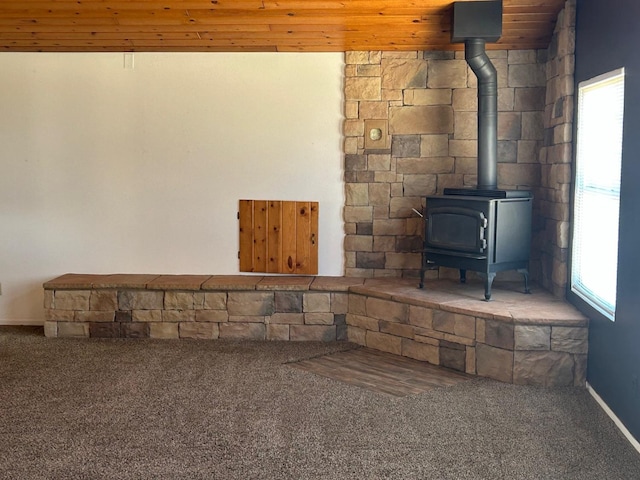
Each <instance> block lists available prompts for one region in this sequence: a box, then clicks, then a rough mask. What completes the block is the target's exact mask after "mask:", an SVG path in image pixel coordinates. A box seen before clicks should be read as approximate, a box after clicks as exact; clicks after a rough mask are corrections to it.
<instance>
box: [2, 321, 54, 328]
mask: <svg viewBox="0 0 640 480" xmlns="http://www.w3.org/2000/svg"><path fill="white" fill-rule="evenodd" d="M0 325H7V326H15V327H20V326H29V327H42V326H43V325H44V320H24V319H21V320H5V319H0Z"/></svg>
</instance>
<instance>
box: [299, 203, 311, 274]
mask: <svg viewBox="0 0 640 480" xmlns="http://www.w3.org/2000/svg"><path fill="white" fill-rule="evenodd" d="M296 230H297V232H296V256H297V262H296V273H300V274H309V273H311V271H310V265H309V255H310V252H311V205H310V204H309V202H296Z"/></svg>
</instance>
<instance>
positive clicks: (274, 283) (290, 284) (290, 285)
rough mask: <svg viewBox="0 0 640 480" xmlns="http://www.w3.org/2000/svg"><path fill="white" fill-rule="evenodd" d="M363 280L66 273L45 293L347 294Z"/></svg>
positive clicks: (56, 279) (326, 277) (46, 285)
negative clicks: (49, 291)
mask: <svg viewBox="0 0 640 480" xmlns="http://www.w3.org/2000/svg"><path fill="white" fill-rule="evenodd" d="M363 283H364V278H351V277H329V276H295V277H292V276H262V275H161V274H129V273H117V274H104V275H101V274H78V273H67V274H65V275H61V276H60V277H57V278H54V279H53V280H50V281H48V282H45V283H44V284H43V287H44V289H45V290H102V289H105V290H108V289H111V290H114V289H131V290H138V289H140V290H143V289H146V290H186V291H198V290H202V291H243V290H263V291H308V290H314V291H324V292H348V291H349V288H350V287H352V286H357V285H362V284H363Z"/></svg>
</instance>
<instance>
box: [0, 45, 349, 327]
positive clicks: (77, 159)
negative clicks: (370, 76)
mask: <svg viewBox="0 0 640 480" xmlns="http://www.w3.org/2000/svg"><path fill="white" fill-rule="evenodd" d="M126 60H127V59H126V58H125V55H123V54H19V53H2V54H0V98H2V102H1V105H2V107H1V108H0V283H1V284H2V295H0V322H2V323H37V322H41V321H42V319H43V309H42V283H43V282H44V281H46V280H49V279H51V278H53V277H56V276H58V275H61V274H63V273H67V272H74V273H114V272H122V273H194V274H198V273H199V274H234V273H238V260H237V250H238V232H237V230H238V227H237V219H236V212H237V204H238V200H239V199H241V198H255V199H282V200H309V201H318V202H319V204H320V206H319V210H320V220H319V223H320V226H319V229H320V235H319V237H320V238H319V242H320V245H319V274H321V275H341V274H342V273H343V255H342V240H343V222H342V206H343V205H344V194H343V186H342V154H341V151H342V148H341V142H342V136H341V120H342V70H343V55H342V54H309V53H305V54H184V53H182V54H135V56H134V68H126V66H127V61H126Z"/></svg>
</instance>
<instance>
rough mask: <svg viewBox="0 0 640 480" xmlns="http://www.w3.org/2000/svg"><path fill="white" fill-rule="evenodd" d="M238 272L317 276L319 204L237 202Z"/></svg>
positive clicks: (271, 201) (264, 201)
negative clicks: (238, 232) (238, 203)
mask: <svg viewBox="0 0 640 480" xmlns="http://www.w3.org/2000/svg"><path fill="white" fill-rule="evenodd" d="M239 207H240V208H239V212H238V219H239V224H240V225H239V228H240V255H239V258H240V271H241V272H257V273H290V274H308V275H317V273H318V202H295V201H285V200H240V205H239Z"/></svg>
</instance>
